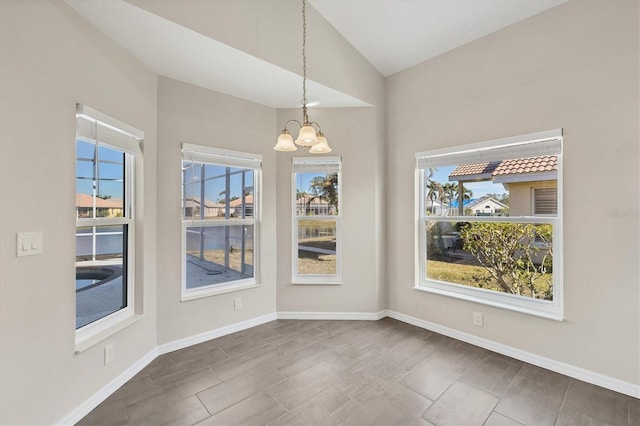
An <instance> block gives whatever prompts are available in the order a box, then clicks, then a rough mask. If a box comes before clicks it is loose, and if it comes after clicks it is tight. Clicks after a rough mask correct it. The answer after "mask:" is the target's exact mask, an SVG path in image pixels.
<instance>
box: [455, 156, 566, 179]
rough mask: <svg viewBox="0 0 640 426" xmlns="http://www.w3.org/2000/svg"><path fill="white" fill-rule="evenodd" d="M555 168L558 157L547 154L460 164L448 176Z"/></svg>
mask: <svg viewBox="0 0 640 426" xmlns="http://www.w3.org/2000/svg"><path fill="white" fill-rule="evenodd" d="M555 170H558V157H557V156H555V155H547V156H543V157H529V158H516V159H513V160H503V161H492V162H487V163H471V164H460V165H459V166H458V167H456V168H455V169H454V170H453V171H452V172H451V174H449V177H450V178H451V177H463V176H473V175H483V174H487V175H490V176H507V175H516V174H524V173H542V172H550V171H555ZM487 177H489V176H487Z"/></svg>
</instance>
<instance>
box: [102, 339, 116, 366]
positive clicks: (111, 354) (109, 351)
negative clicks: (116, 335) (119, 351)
mask: <svg viewBox="0 0 640 426" xmlns="http://www.w3.org/2000/svg"><path fill="white" fill-rule="evenodd" d="M115 357H116V347H115V344H114V343H109V344H108V345H107V346H105V347H104V365H107V364H111V361H113V360H114V358H115Z"/></svg>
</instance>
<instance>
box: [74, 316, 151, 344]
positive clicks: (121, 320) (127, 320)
mask: <svg viewBox="0 0 640 426" xmlns="http://www.w3.org/2000/svg"><path fill="white" fill-rule="evenodd" d="M127 308H128V307H127ZM127 308H125V309H127ZM125 309H120V310H119V311H116V312H114V313H113V314H111V315H107V316H106V317H102V318H100V319H99V320H97V321H95V322H96V323H98V322H100V321H103V320H104V324H105V325H104V327H101V328H99V329H94V330H91V332H90V333H87V334H85V335H83V336H82V337H78V334H77V331H76V345H75V351H76V354H79V353H81V352H84V351H86V350H87V349H89V348H91V347H93V346H94V345H97V344H98V343H100V342H102V341H103V340H106V339H108V338H109V337H111V336H113V335H114V334H116V333H119V332H120V331H122V330H124V329H125V328H127V327H129V326H131V325H133V324H135V323H137V322H138V321H140V320H141V319H142V318H144V315H142V314H138V315H136V314H134V313H133V308H131V309H128V310H126V311H125ZM116 314H120V315H116ZM92 324H93V323H92ZM88 325H91V324H88ZM88 325H87V326H88ZM85 327H86V326H85Z"/></svg>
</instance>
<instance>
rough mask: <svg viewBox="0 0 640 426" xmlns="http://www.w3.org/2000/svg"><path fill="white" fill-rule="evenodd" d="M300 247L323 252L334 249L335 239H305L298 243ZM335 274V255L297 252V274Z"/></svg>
mask: <svg viewBox="0 0 640 426" xmlns="http://www.w3.org/2000/svg"><path fill="white" fill-rule="evenodd" d="M298 243H299V244H300V245H301V246H307V247H315V248H319V249H325V250H335V249H336V237H334V236H331V237H319V238H305V239H301V240H299V242H298ZM335 273H336V255H335V254H322V253H315V252H311V251H307V250H298V274H300V275H316V274H317V275H331V274H335Z"/></svg>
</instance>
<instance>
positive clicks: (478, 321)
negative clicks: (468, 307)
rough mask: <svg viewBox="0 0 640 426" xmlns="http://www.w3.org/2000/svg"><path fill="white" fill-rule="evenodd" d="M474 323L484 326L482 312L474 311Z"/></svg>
mask: <svg viewBox="0 0 640 426" xmlns="http://www.w3.org/2000/svg"><path fill="white" fill-rule="evenodd" d="M473 325H477V326H478V327H482V312H474V313H473Z"/></svg>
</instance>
